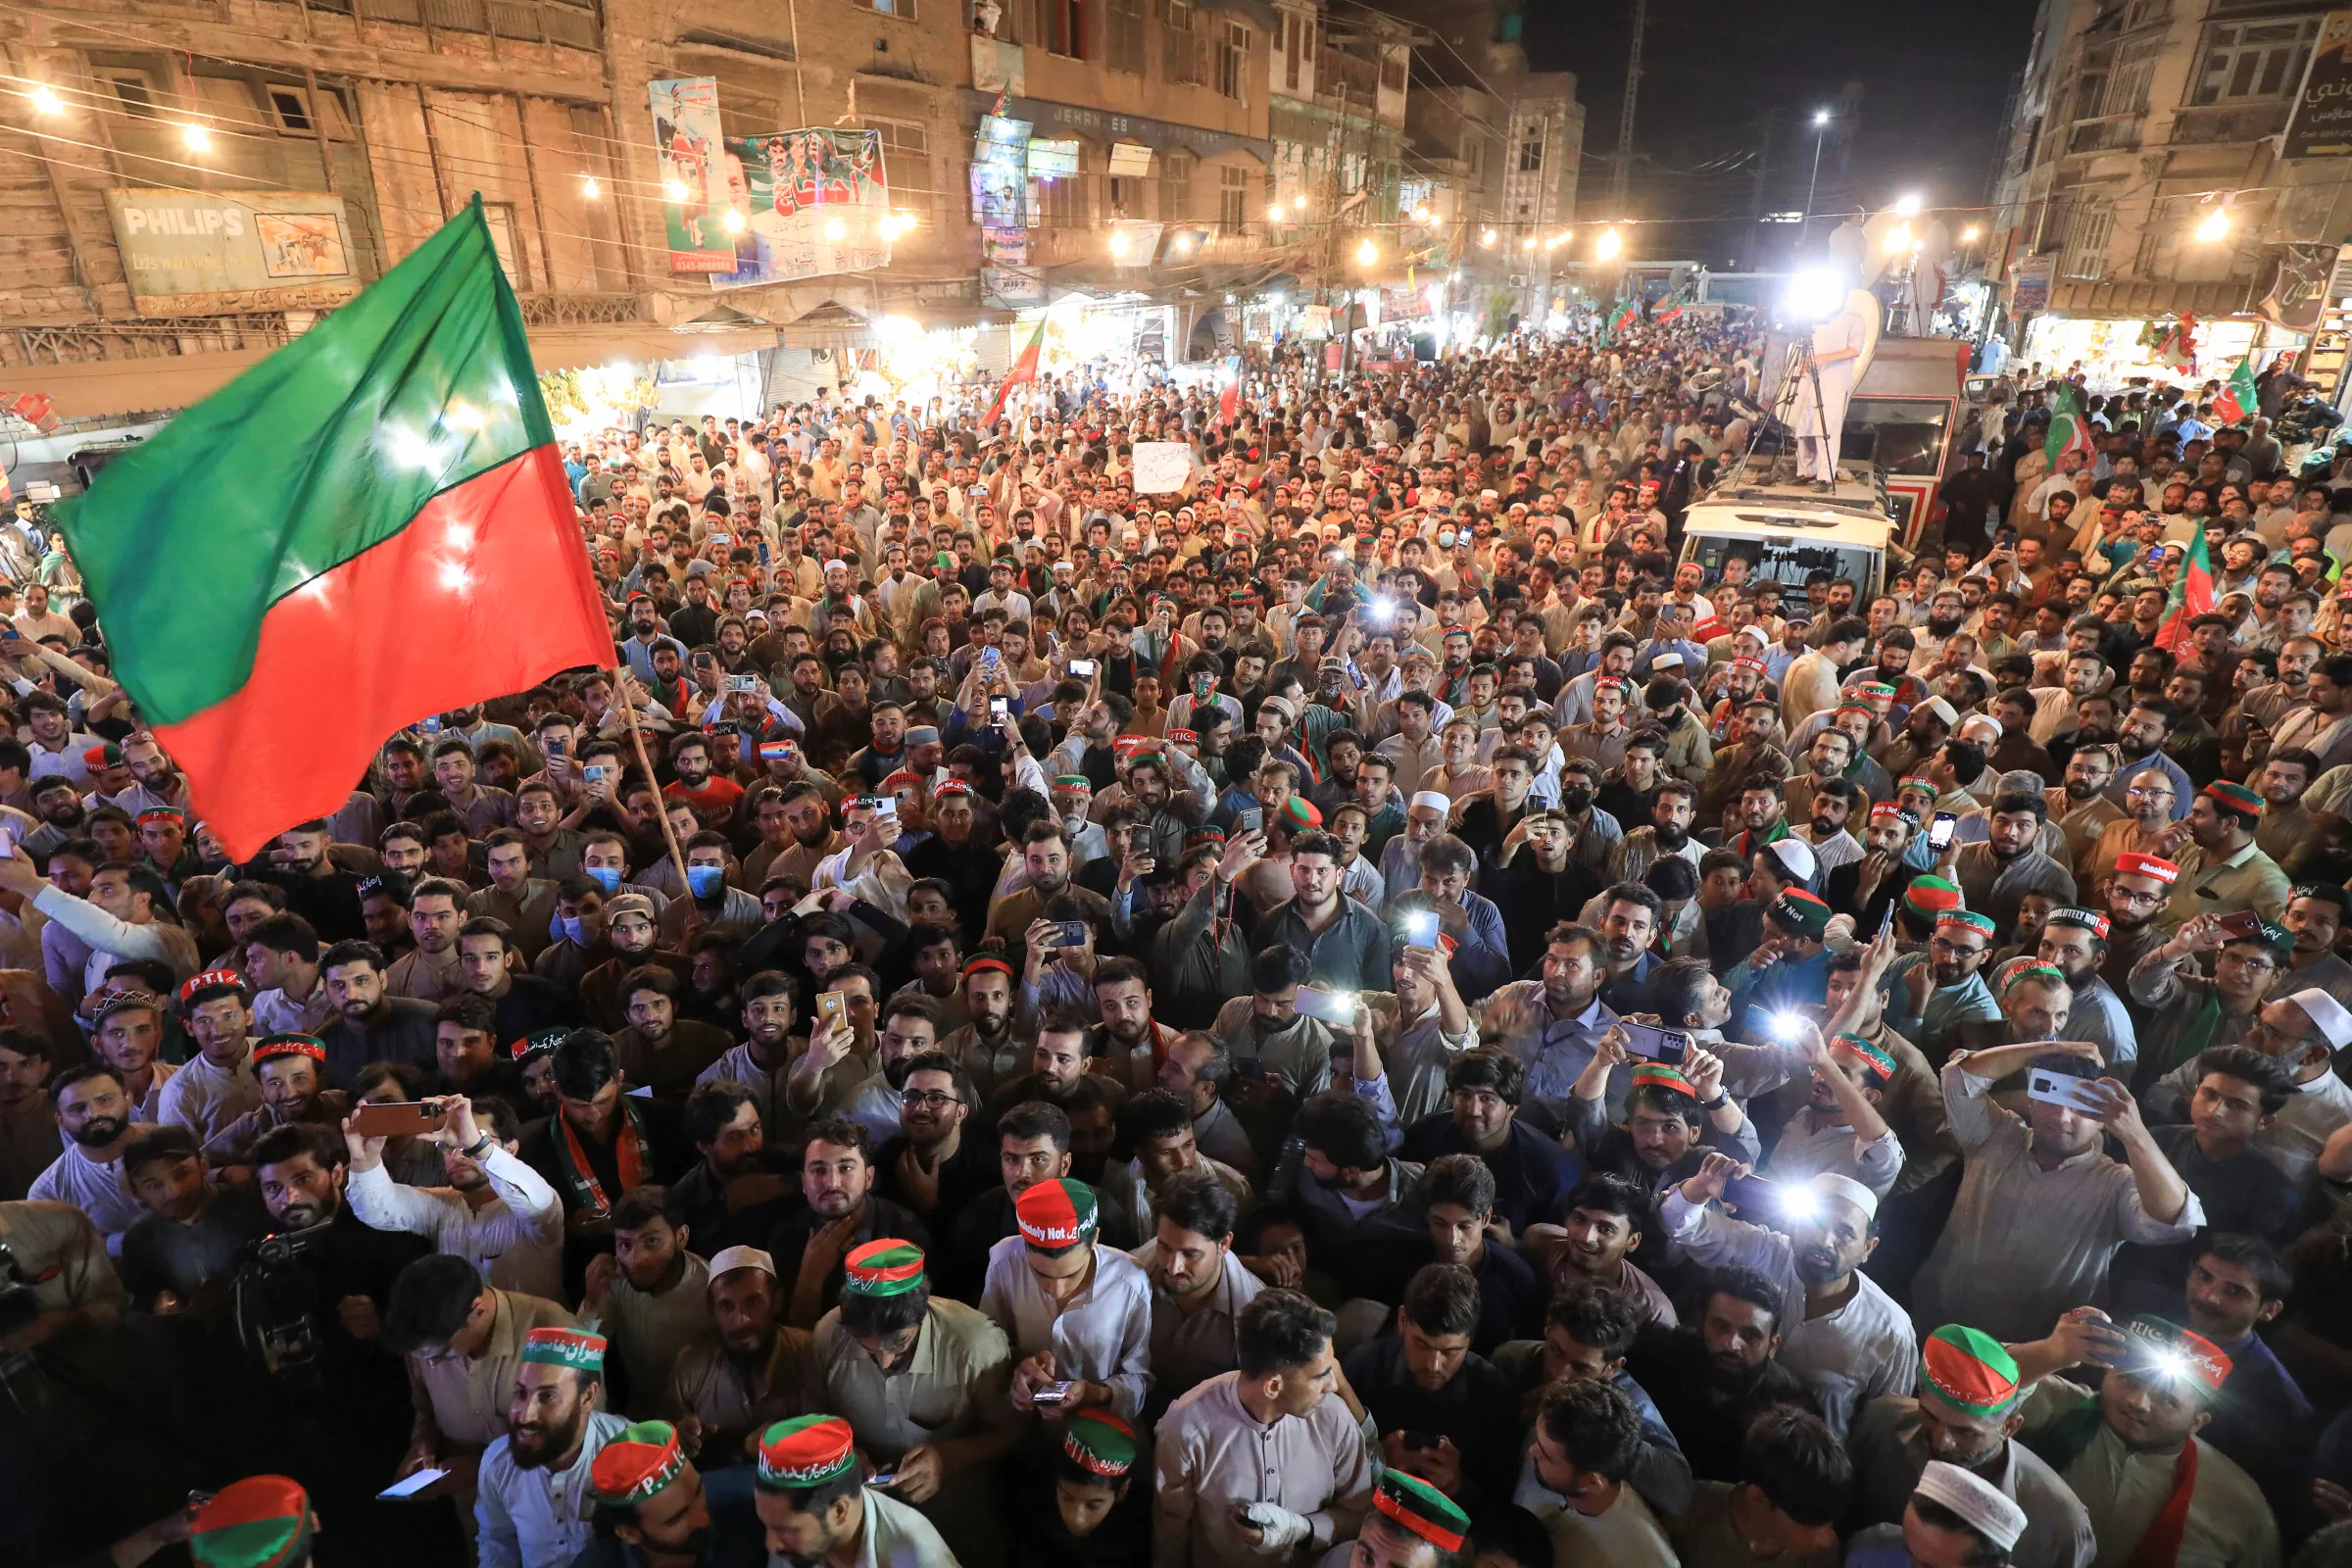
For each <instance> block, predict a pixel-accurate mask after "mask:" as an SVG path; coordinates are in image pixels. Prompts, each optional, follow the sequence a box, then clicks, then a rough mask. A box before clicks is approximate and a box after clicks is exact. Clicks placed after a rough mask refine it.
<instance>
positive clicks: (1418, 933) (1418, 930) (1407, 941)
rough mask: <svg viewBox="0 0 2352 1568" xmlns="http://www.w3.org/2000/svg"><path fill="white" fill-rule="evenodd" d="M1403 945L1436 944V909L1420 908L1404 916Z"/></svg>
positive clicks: (1431, 945) (1434, 945) (1432, 946)
mask: <svg viewBox="0 0 2352 1568" xmlns="http://www.w3.org/2000/svg"><path fill="white" fill-rule="evenodd" d="M1404 945H1405V946H1406V947H1408V948H1434V947H1436V946H1437V945H1438V911H1437V910H1435V909H1422V910H1418V911H1416V912H1414V913H1412V914H1408V915H1406V916H1405V917H1404Z"/></svg>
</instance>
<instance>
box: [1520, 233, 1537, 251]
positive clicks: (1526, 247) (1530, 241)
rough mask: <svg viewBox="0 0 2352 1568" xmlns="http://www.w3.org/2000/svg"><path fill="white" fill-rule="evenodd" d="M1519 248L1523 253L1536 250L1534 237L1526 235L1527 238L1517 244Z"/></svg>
mask: <svg viewBox="0 0 2352 1568" xmlns="http://www.w3.org/2000/svg"><path fill="white" fill-rule="evenodd" d="M1519 248H1520V249H1521V250H1523V251H1532V250H1534V249H1535V248H1536V236H1535V235H1533V234H1530V235H1528V236H1527V238H1525V239H1523V240H1521V241H1520V242H1519Z"/></svg>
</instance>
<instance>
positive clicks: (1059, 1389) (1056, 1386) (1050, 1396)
mask: <svg viewBox="0 0 2352 1568" xmlns="http://www.w3.org/2000/svg"><path fill="white" fill-rule="evenodd" d="M1068 1397H1070V1385H1069V1384H1068V1383H1067V1382H1066V1381H1065V1382H1061V1383H1048V1384H1045V1385H1043V1386H1042V1387H1040V1388H1039V1389H1038V1391H1037V1392H1036V1393H1035V1394H1032V1395H1030V1396H1029V1402H1030V1403H1031V1404H1059V1403H1061V1402H1062V1400H1064V1399H1066V1398H1068Z"/></svg>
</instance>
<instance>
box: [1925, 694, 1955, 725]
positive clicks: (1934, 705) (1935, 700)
mask: <svg viewBox="0 0 2352 1568" xmlns="http://www.w3.org/2000/svg"><path fill="white" fill-rule="evenodd" d="M1919 711H1921V712H1923V713H1934V714H1935V715H1936V717H1937V718H1940V719H1942V720H1943V727H1944V728H1946V729H1949V728H1951V727H1952V726H1953V725H1954V724H1957V723H1959V722H1960V714H1959V713H1958V712H1957V711H1955V710H1954V709H1953V707H1952V705H1951V704H1949V703H1947V702H1945V701H1944V700H1943V699H1942V698H1940V697H1931V698H1929V699H1928V700H1927V701H1926V702H1924V703H1922V704H1920V705H1919Z"/></svg>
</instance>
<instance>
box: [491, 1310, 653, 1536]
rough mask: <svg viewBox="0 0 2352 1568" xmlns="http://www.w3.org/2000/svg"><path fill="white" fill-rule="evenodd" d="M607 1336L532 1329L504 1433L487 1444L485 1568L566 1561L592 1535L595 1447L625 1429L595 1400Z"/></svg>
mask: <svg viewBox="0 0 2352 1568" xmlns="http://www.w3.org/2000/svg"><path fill="white" fill-rule="evenodd" d="M605 1348H606V1347H605V1340H604V1338H603V1336H601V1335H598V1334H595V1333H593V1332H586V1331H582V1330H579V1329H555V1328H544V1329H533V1330H532V1331H531V1332H530V1334H529V1335H528V1336H527V1337H526V1338H525V1339H524V1340H523V1342H522V1359H521V1363H520V1364H519V1365H518V1366H517V1367H516V1368H515V1388H514V1393H513V1395H512V1396H511V1397H510V1398H509V1400H508V1403H507V1431H506V1435H505V1436H504V1437H501V1438H499V1439H498V1440H497V1441H495V1442H493V1443H492V1444H491V1445H490V1446H489V1447H488V1448H486V1449H484V1450H483V1453H482V1463H481V1468H480V1470H479V1471H478V1472H477V1482H476V1484H477V1486H478V1488H479V1491H478V1493H477V1494H476V1495H475V1498H474V1504H473V1516H474V1549H475V1551H476V1553H477V1556H478V1560H479V1562H480V1565H481V1568H569V1565H570V1564H571V1563H572V1561H573V1560H574V1559H575V1558H577V1557H578V1556H579V1555H580V1553H581V1552H583V1551H585V1550H587V1549H588V1546H589V1544H590V1543H591V1542H592V1541H593V1540H594V1539H595V1531H594V1529H593V1528H592V1526H591V1524H590V1522H589V1521H590V1517H591V1515H592V1513H593V1510H592V1509H591V1508H590V1507H589V1485H590V1479H591V1477H592V1476H593V1474H594V1468H595V1464H596V1458H597V1455H598V1454H599V1453H600V1452H601V1451H602V1450H603V1449H604V1446H605V1445H606V1444H608V1443H610V1442H612V1441H613V1439H614V1438H616V1437H618V1436H619V1435H620V1434H621V1433H622V1432H623V1431H625V1430H626V1429H627V1428H628V1422H627V1421H626V1420H624V1419H623V1418H621V1417H620V1416H617V1415H613V1414H612V1413H610V1412H608V1411H604V1410H599V1409H597V1408H595V1404H596V1391H597V1388H598V1385H599V1384H601V1383H602V1382H603V1379H604V1372H605Z"/></svg>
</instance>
